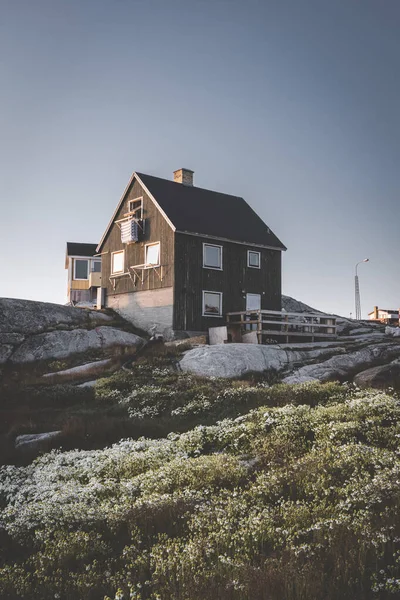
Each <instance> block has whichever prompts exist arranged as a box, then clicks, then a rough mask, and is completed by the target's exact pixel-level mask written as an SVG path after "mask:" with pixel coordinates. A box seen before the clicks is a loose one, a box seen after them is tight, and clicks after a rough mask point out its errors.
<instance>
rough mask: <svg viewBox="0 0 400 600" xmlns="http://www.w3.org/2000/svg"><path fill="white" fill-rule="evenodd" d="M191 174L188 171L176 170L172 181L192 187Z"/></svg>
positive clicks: (191, 172)
mask: <svg viewBox="0 0 400 600" xmlns="http://www.w3.org/2000/svg"><path fill="white" fill-rule="evenodd" d="M193 173H194V171H191V170H190V169H178V170H177V171H174V181H175V183H183V185H193Z"/></svg>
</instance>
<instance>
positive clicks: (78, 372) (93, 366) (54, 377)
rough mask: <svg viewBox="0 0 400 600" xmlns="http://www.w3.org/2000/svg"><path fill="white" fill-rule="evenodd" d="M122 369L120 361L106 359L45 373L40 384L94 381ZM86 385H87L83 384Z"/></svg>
mask: <svg viewBox="0 0 400 600" xmlns="http://www.w3.org/2000/svg"><path fill="white" fill-rule="evenodd" d="M119 368H120V363H119V361H116V360H115V359H114V358H106V359H104V360H97V361H94V362H90V363H86V364H83V365H78V366H77V367H71V368H70V369H63V370H62V371H55V372H53V373H45V374H44V375H42V377H41V379H40V383H43V384H44V385H56V384H58V383H77V382H80V381H86V380H93V378H97V377H104V376H105V375H110V374H111V373H113V372H114V371H116V370H117V369H119ZM81 385H85V384H81Z"/></svg>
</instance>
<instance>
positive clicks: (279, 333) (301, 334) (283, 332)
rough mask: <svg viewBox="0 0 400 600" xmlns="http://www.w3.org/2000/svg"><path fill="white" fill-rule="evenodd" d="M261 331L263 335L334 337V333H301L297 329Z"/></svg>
mask: <svg viewBox="0 0 400 600" xmlns="http://www.w3.org/2000/svg"><path fill="white" fill-rule="evenodd" d="M261 333H262V334H263V335H284V336H286V335H289V337H292V336H296V337H312V336H314V337H324V338H326V337H336V335H335V334H334V333H314V334H312V333H303V332H299V331H289V332H286V331H274V330H273V329H263V330H262V331H261Z"/></svg>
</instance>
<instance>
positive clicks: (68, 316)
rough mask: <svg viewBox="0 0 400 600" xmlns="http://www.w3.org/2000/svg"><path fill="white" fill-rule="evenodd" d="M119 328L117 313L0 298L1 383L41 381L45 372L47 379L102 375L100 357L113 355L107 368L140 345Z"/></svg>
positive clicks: (57, 379)
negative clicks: (47, 374)
mask: <svg viewBox="0 0 400 600" xmlns="http://www.w3.org/2000/svg"><path fill="white" fill-rule="evenodd" d="M116 325H117V326H118V327H116ZM121 327H124V323H123V320H121V318H120V317H113V316H112V315H110V314H105V313H103V312H99V311H94V310H87V309H83V308H75V307H72V306H61V305H58V304H50V303H47V302H33V301H31V300H14V299H10V298H0V367H2V369H1V371H0V382H1V381H2V382H3V383H4V382H8V383H11V384H13V385H14V384H27V383H38V382H43V381H44V380H42V379H41V375H43V374H45V373H46V372H48V371H49V370H50V372H51V376H50V375H49V377H48V379H47V380H46V382H47V383H50V382H51V381H54V382H57V383H58V382H59V381H60V382H61V381H63V382H67V381H75V380H78V381H82V380H84V379H85V378H89V379H93V377H97V376H101V374H102V367H101V366H100V365H99V361H101V360H102V359H104V360H108V359H112V366H111V365H109V367H107V369H105V371H106V372H110V369H111V370H113V369H114V368H116V366H118V365H119V364H120V363H121V362H123V360H124V357H125V356H126V355H132V354H134V353H135V352H136V351H137V349H138V348H140V347H141V346H142V345H143V344H144V339H143V338H142V337H140V336H138V335H136V334H135V333H132V332H130V331H125V330H124V329H121ZM57 362H58V363H60V364H54V363H57ZM93 362H95V365H93V364H92V365H91V366H90V365H88V363H93ZM79 367H81V368H79ZM61 370H62V371H63V374H62V375H61V374H60V371H61ZM54 371H56V373H54Z"/></svg>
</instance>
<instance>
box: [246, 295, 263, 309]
mask: <svg viewBox="0 0 400 600" xmlns="http://www.w3.org/2000/svg"><path fill="white" fill-rule="evenodd" d="M246 310H261V294H246Z"/></svg>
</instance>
